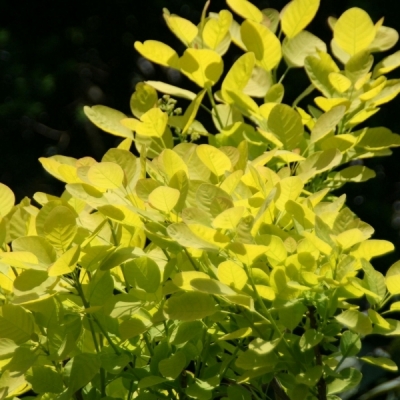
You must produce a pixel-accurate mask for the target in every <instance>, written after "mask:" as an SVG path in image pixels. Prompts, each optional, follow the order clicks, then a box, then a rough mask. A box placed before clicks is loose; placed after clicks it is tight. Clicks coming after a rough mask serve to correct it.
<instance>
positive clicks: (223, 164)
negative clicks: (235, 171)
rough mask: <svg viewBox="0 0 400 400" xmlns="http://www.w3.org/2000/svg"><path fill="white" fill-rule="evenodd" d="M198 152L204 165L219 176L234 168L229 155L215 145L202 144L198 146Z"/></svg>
mask: <svg viewBox="0 0 400 400" xmlns="http://www.w3.org/2000/svg"><path fill="white" fill-rule="evenodd" d="M196 153H197V156H198V157H199V158H200V160H201V161H202V162H203V163H204V165H206V167H207V168H208V169H209V170H210V171H211V172H212V173H213V174H214V175H216V176H217V177H218V176H221V175H223V174H224V173H225V171H229V170H230V169H231V168H232V163H231V160H230V159H229V157H228V156H227V155H225V154H224V153H223V152H222V151H220V150H218V149H216V148H215V147H213V146H209V145H207V144H201V145H200V146H198V147H197V149H196Z"/></svg>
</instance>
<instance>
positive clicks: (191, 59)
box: [179, 49, 224, 88]
mask: <svg viewBox="0 0 400 400" xmlns="http://www.w3.org/2000/svg"><path fill="white" fill-rule="evenodd" d="M179 65H180V70H181V72H182V73H183V74H184V75H186V76H187V77H188V78H189V79H190V80H191V81H193V82H194V83H196V84H197V85H199V86H200V87H202V88H206V87H209V86H213V85H215V84H216V83H217V82H218V80H219V78H220V77H221V75H222V72H223V70H224V64H223V61H222V58H221V56H220V55H219V54H218V53H216V52H215V51H213V50H209V49H186V50H185V52H184V53H183V56H182V57H181V58H180V59H179Z"/></svg>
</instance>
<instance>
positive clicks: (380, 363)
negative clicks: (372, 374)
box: [361, 356, 399, 372]
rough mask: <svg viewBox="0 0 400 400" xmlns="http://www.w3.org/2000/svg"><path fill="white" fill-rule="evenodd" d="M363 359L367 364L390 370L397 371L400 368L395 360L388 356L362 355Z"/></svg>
mask: <svg viewBox="0 0 400 400" xmlns="http://www.w3.org/2000/svg"><path fill="white" fill-rule="evenodd" d="M361 360H363V361H364V362H366V363H367V364H371V365H375V366H377V367H379V368H383V369H386V370H388V371H393V372H395V371H398V369H399V368H398V367H397V365H396V363H395V362H394V361H393V360H391V359H390V358H386V357H369V356H364V357H361Z"/></svg>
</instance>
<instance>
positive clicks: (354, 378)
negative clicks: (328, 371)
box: [327, 368, 362, 395]
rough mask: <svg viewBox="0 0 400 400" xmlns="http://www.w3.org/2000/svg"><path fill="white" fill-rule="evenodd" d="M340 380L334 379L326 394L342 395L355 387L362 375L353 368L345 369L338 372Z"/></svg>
mask: <svg viewBox="0 0 400 400" xmlns="http://www.w3.org/2000/svg"><path fill="white" fill-rule="evenodd" d="M339 374H340V378H336V379H335V380H334V381H333V382H331V383H329V384H328V390H327V392H328V394H330V395H332V394H334V393H342V392H345V391H347V390H350V389H352V388H354V387H356V386H357V385H358V384H359V383H360V381H361V378H362V374H361V372H360V371H358V370H357V369H355V368H345V369H343V370H342V371H340V372H339Z"/></svg>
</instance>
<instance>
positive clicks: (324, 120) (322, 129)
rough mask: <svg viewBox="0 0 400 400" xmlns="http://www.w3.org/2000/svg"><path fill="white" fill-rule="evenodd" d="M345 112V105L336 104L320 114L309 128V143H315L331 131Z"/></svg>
mask: <svg viewBox="0 0 400 400" xmlns="http://www.w3.org/2000/svg"><path fill="white" fill-rule="evenodd" d="M345 113H346V107H345V106H337V107H333V108H332V109H330V110H329V111H328V112H326V113H324V114H322V115H321V116H320V117H319V118H318V119H317V122H316V123H315V125H314V127H313V129H312V130H311V138H310V139H311V143H316V142H318V141H319V140H321V139H323V138H325V137H326V136H327V135H328V134H329V133H330V132H332V131H333V130H334V129H335V128H336V126H337V125H338V124H339V122H340V121H341V120H342V119H343V117H344V114H345Z"/></svg>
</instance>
